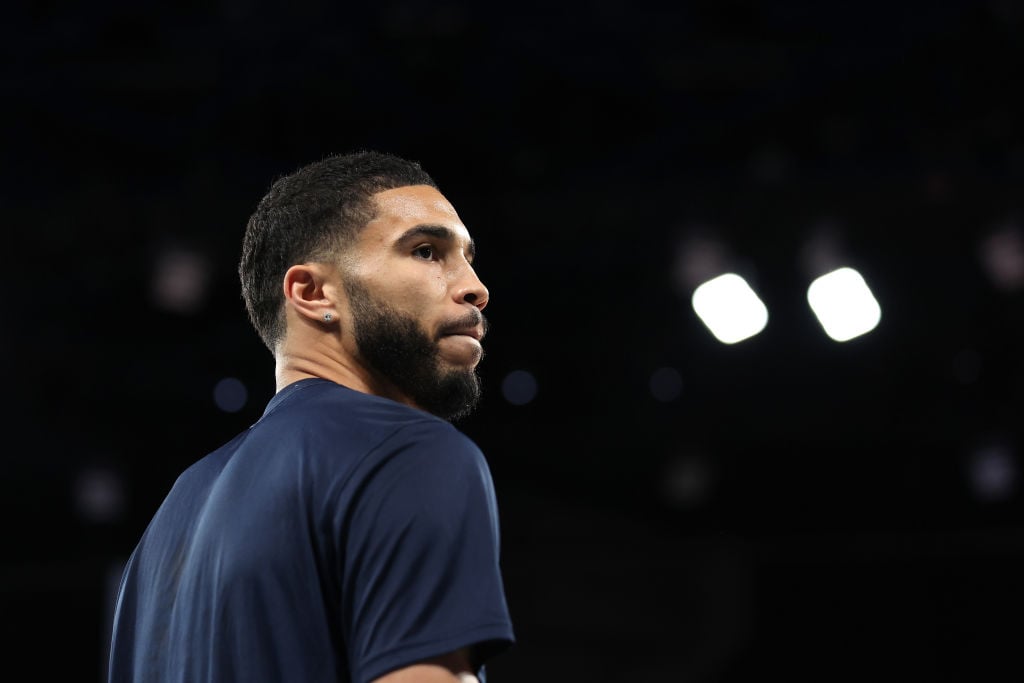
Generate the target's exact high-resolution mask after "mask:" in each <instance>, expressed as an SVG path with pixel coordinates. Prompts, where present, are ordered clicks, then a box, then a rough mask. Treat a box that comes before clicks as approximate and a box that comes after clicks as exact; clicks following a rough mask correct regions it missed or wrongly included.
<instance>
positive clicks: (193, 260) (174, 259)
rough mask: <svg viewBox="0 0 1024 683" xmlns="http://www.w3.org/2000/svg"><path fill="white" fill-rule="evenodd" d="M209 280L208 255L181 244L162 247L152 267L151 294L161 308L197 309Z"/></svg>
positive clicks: (180, 311) (188, 311)
mask: <svg viewBox="0 0 1024 683" xmlns="http://www.w3.org/2000/svg"><path fill="white" fill-rule="evenodd" d="M209 281H210V266H209V262H208V260H207V258H206V257H205V256H204V255H203V254H201V253H199V252H196V251H192V250H189V249H184V248H181V247H168V248H165V249H163V250H162V251H161V252H160V254H159V256H158V257H157V260H156V264H155V268H154V271H153V281H152V295H153V300H154V302H155V303H156V305H157V306H159V307H160V308H163V309H166V310H169V311H174V312H176V313H194V312H196V311H197V310H199V308H200V307H201V306H202V303H203V299H204V298H205V296H206V289H207V284H208V283H209Z"/></svg>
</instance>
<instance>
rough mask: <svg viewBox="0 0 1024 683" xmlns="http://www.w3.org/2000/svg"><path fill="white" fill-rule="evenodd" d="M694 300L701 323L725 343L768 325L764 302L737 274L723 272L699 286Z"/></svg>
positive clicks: (753, 332) (739, 339) (742, 338)
mask: <svg viewBox="0 0 1024 683" xmlns="http://www.w3.org/2000/svg"><path fill="white" fill-rule="evenodd" d="M692 303H693V310H694V311H696V313H697V316H698V317H699V318H700V319H701V322H703V323H704V324H705V325H706V326H707V328H708V329H709V330H711V334H713V335H715V339H717V340H718V341H720V342H722V343H723V344H735V343H736V342H739V341H743V340H744V339H747V338H749V337H753V336H754V335H755V334H757V333H758V332H760V331H761V330H763V329H764V326H765V325H767V324H768V309H767V308H765V305H764V302H762V301H761V299H759V298H758V296H757V294H756V293H755V292H754V290H753V289H751V287H750V285H748V284H747V281H746V280H744V279H743V278H741V277H740V276H739V275H736V274H735V273H725V274H724V275H719V276H718V277H715V278H712V279H710V280H708V281H707V282H705V283H703V284H702V285H700V286H699V287H697V289H695V290H693V298H692Z"/></svg>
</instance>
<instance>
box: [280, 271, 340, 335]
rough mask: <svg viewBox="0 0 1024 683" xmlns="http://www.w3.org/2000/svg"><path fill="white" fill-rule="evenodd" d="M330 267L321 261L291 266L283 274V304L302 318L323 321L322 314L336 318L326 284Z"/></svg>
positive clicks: (329, 291) (329, 287) (333, 304)
mask: <svg viewBox="0 0 1024 683" xmlns="http://www.w3.org/2000/svg"><path fill="white" fill-rule="evenodd" d="M330 274H331V273H330V268H329V266H327V265H326V264H323V263H303V264H301V265H297V266H292V267H291V268H289V269H288V270H287V271H286V272H285V274H284V282H283V285H284V299H285V305H287V306H291V308H292V309H293V310H294V311H295V312H296V313H298V314H299V315H300V316H302V317H304V318H308V319H309V320H313V321H316V322H318V323H322V322H324V315H325V314H330V315H331V317H333V318H334V319H335V320H337V318H338V311H337V308H336V303H337V302H335V301H334V300H333V299H332V297H331V292H333V288H332V287H331V286H330V285H329V284H328V282H329V277H330Z"/></svg>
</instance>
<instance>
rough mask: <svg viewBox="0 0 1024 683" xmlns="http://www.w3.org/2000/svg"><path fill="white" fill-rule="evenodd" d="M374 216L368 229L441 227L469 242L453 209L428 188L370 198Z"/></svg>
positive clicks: (406, 188) (441, 195)
mask: <svg viewBox="0 0 1024 683" xmlns="http://www.w3.org/2000/svg"><path fill="white" fill-rule="evenodd" d="M373 200H374V202H375V203H376V205H377V212H376V216H375V217H374V219H373V220H372V221H370V224H369V225H368V226H367V227H372V228H376V229H382V230H385V231H387V230H396V231H401V230H405V229H408V228H411V227H414V226H416V225H442V226H445V227H448V228H450V229H451V230H453V231H454V232H455V233H456V234H457V235H459V236H460V237H461V238H463V239H466V240H468V239H469V232H468V231H467V230H466V226H465V225H463V224H462V220H461V219H460V218H459V214H458V213H456V211H455V207H453V206H452V205H451V203H450V202H449V201H448V200H447V199H446V198H445V196H444V195H443V194H441V193H440V192H438V191H437V190H436V189H435V188H433V187H430V186H429V185H412V186H409V187H397V188H395V189H392V190H384V191H382V192H377V193H376V194H374V195H373Z"/></svg>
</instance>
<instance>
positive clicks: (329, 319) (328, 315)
mask: <svg viewBox="0 0 1024 683" xmlns="http://www.w3.org/2000/svg"><path fill="white" fill-rule="evenodd" d="M333 318H334V316H333V315H331V314H330V313H324V322H325V323H329V322H331V320H332V319H333Z"/></svg>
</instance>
